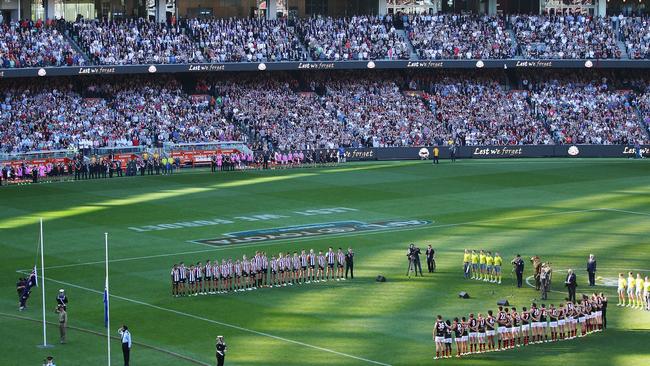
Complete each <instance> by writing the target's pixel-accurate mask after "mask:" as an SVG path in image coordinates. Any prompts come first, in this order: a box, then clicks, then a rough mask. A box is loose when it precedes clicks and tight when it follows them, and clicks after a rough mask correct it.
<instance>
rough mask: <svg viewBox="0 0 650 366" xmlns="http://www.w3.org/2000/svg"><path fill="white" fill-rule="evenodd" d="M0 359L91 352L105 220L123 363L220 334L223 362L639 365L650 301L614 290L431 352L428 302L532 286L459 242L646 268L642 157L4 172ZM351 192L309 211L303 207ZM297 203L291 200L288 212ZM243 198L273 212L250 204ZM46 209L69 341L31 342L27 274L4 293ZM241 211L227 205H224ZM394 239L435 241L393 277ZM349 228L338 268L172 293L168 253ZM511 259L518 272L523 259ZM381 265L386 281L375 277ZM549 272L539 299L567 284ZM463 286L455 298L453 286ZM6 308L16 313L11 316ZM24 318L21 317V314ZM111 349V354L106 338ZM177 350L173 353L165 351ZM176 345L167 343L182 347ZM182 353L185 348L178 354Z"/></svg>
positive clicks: (192, 258) (443, 305)
mask: <svg viewBox="0 0 650 366" xmlns="http://www.w3.org/2000/svg"><path fill="white" fill-rule="evenodd" d="M0 207H1V209H0V251H1V253H2V272H1V276H2V281H1V284H0V286H1V288H0V294H1V295H0V325H1V326H2V329H3V330H4V331H3V333H4V334H3V340H2V342H0V365H6V366H12V365H20V366H23V365H40V363H39V362H40V361H41V360H42V359H43V356H45V355H46V354H52V355H54V356H55V358H56V360H57V364H58V365H59V366H71V365H102V364H106V361H105V360H106V339H105V338H104V337H102V336H101V335H100V334H101V333H103V332H105V328H104V324H103V321H104V318H103V303H102V291H103V288H104V263H103V258H104V257H103V255H104V252H103V250H104V246H103V245H104V241H103V240H104V232H108V233H109V235H110V248H111V249H110V252H111V253H110V256H111V259H112V261H111V264H110V266H111V269H110V271H111V276H110V281H111V291H112V298H111V321H112V328H113V329H112V331H113V333H114V334H115V335H116V331H115V330H116V329H117V328H118V327H119V325H120V324H121V323H126V324H128V325H129V327H130V328H131V330H132V334H133V339H134V341H136V342H139V343H140V344H137V345H135V346H134V349H133V355H132V364H134V365H193V364H197V363H198V364H214V338H215V337H216V335H218V334H222V335H224V336H225V337H226V341H227V343H228V347H229V354H228V357H227V360H226V364H227V365H238V366H244V365H265V366H266V365H268V366H272V365H376V364H386V365H430V364H439V365H456V364H464V365H470V364H471V365H496V364H503V363H507V364H517V365H519V364H525V363H528V364H530V363H531V362H535V363H536V364H566V365H576V366H578V365H589V366H593V365H643V364H650V351H649V350H648V347H647V345H648V340H649V339H650V313H648V312H642V311H640V310H631V309H622V308H618V307H616V306H615V304H616V298H615V288H613V287H609V286H606V285H600V286H598V288H597V290H598V291H605V292H606V293H608V294H609V295H610V307H609V311H608V319H609V329H607V330H606V331H605V332H603V333H597V334H594V335H591V336H589V337H587V338H584V339H577V340H572V341H567V342H559V343H554V344H542V345H533V346H530V347H528V348H525V349H517V350H516V351H508V352H498V353H489V354H483V355H476V356H472V357H468V358H466V359H462V360H455V359H454V360H439V361H434V360H432V354H433V351H434V344H433V342H432V340H431V328H432V324H433V319H434V316H435V315H436V314H442V315H443V316H445V317H449V318H451V317H454V316H463V315H466V314H467V313H469V312H481V311H486V310H488V309H494V308H495V307H496V306H495V302H496V301H497V300H498V299H500V298H508V300H509V301H510V302H511V303H512V304H514V305H516V306H518V307H521V306H528V305H530V302H531V300H532V299H534V298H538V297H539V296H538V294H537V293H536V292H535V291H534V289H532V288H530V287H528V286H526V287H525V288H523V289H516V288H514V287H515V286H513V283H514V281H513V279H512V278H511V274H510V272H509V271H510V267H509V266H506V267H505V268H506V272H505V278H504V283H503V284H502V285H495V284H485V283H482V282H481V283H479V282H477V281H466V280H463V276H462V268H461V265H462V263H461V262H462V255H461V253H462V250H463V248H477V249H478V248H485V249H491V250H497V251H500V252H501V253H502V255H503V257H504V259H506V260H508V261H509V260H510V259H511V258H512V257H513V256H514V255H515V254H516V253H521V254H522V255H524V256H530V255H534V254H537V255H540V256H542V258H543V259H545V260H548V261H551V262H553V264H554V268H555V269H557V270H565V269H567V268H575V269H576V270H577V272H578V281H579V287H578V290H579V292H580V290H583V291H585V290H586V289H587V283H586V281H587V280H586V272H585V265H586V259H587V255H588V254H589V253H594V254H596V256H597V258H598V263H599V276H602V277H603V278H604V280H611V279H615V278H616V274H617V273H618V272H619V271H624V270H628V269H639V270H640V271H641V272H644V273H648V272H650V165H649V164H648V162H647V161H633V160H622V159H620V160H580V159H578V160H563V159H560V160H541V159H539V160H505V161H495V160H488V161H459V162H458V163H456V164H450V163H448V162H447V161H444V162H442V164H440V165H439V166H437V167H432V166H431V165H430V164H429V163H425V162H380V163H350V164H348V165H345V166H342V167H330V168H318V169H296V170H283V171H265V172H259V171H255V172H234V173H227V174H217V175H213V174H210V173H209V172H206V171H190V172H184V173H181V174H177V175H174V176H154V177H136V178H122V179H113V180H100V181H89V182H69V183H55V184H41V185H33V186H19V187H2V189H0ZM334 207H346V208H350V209H353V210H348V211H346V212H339V213H331V214H313V215H307V214H306V213H305V211H306V210H315V209H324V208H334ZM298 212H300V213H298ZM252 215H279V216H280V215H281V216H286V217H281V218H272V217H271V216H266V217H265V218H266V220H258V221H248V220H250V219H246V218H242V217H251V216H252ZM39 217H43V218H44V219H45V224H44V227H45V236H44V239H45V262H46V279H47V281H46V289H47V301H48V315H47V316H48V320H50V321H52V322H55V321H56V314H54V312H53V311H52V310H53V309H54V303H55V301H54V299H55V296H56V292H57V290H58V289H59V288H65V289H66V290H67V293H68V296H69V298H70V302H71V305H70V306H69V319H70V320H69V321H70V325H71V326H74V327H78V328H79V329H73V330H70V331H69V342H68V344H66V345H59V344H58V335H57V333H58V330H57V329H56V327H55V326H53V325H50V326H49V329H48V331H49V333H48V340H49V342H51V343H54V344H55V347H54V348H51V349H48V350H43V349H39V348H38V347H37V345H39V344H40V343H42V333H41V326H40V323H38V322H36V321H30V320H29V319H36V320H38V319H40V316H41V307H40V302H41V296H40V289H36V290H34V293H33V294H32V297H31V299H30V303H29V306H28V308H27V309H26V310H25V311H23V312H18V311H17V299H16V295H15V294H16V293H15V289H14V284H15V281H16V278H17V277H18V276H19V273H17V272H16V271H17V270H28V269H29V268H31V267H32V266H33V265H34V263H35V260H36V244H37V241H38V218H39ZM237 217H239V218H237ZM216 218H220V219H225V220H230V221H232V222H233V223H231V224H222V225H212V226H201V227H185V228H169V229H167V230H154V231H142V230H143V229H142V227H144V226H146V225H159V224H172V223H177V222H187V221H192V220H212V219H216ZM410 219H418V220H427V221H430V222H431V224H429V225H424V226H418V227H411V228H402V229H397V230H387V231H376V232H358V233H347V234H346V233H343V234H341V235H338V236H320V237H313V238H307V239H302V240H297V241H276V242H265V243H252V244H236V245H230V246H210V245H205V244H198V243H194V242H190V241H191V240H197V239H209V238H219V237H221V236H222V235H223V234H225V233H230V232H236V231H243V230H255V229H266V228H277V227H283V226H289V225H297V224H309V223H323V222H334V221H344V220H356V221H363V222H382V221H390V220H410ZM130 227H137V228H140V231H137V230H133V229H129V228H130ZM410 242H415V243H417V244H418V245H419V246H420V247H421V248H423V249H424V248H425V246H426V245H427V244H432V245H433V246H434V248H436V249H437V250H438V273H435V274H433V275H428V274H425V277H424V278H411V279H407V278H406V277H405V276H404V273H405V270H406V258H405V255H404V254H405V249H406V247H407V245H408V243H410ZM330 245H331V246H334V247H339V246H341V247H347V246H351V247H353V248H354V249H355V251H356V263H355V265H356V274H357V276H356V278H355V280H354V281H345V282H327V283H318V284H310V285H305V286H293V287H287V288H280V289H271V290H269V289H262V290H257V291H251V292H247V293H237V294H228V295H213V296H199V297H192V298H172V297H171V296H170V295H169V291H170V285H169V269H170V266H171V265H172V264H173V263H175V262H178V261H185V263H188V262H196V261H199V260H200V261H205V260H206V259H208V258H210V259H215V258H223V257H235V256H237V257H240V256H241V255H242V254H252V253H253V252H254V251H255V250H265V251H267V252H268V253H277V252H278V251H284V252H286V251H289V250H291V251H293V250H295V249H301V248H306V249H309V248H314V249H324V248H326V247H327V246H330ZM530 273H531V270H530V265H529V263H527V268H526V274H527V275H530ZM377 274H383V275H385V276H386V277H387V278H388V281H387V282H386V283H377V282H375V276H376V275H377ZM562 275H563V273H561V272H557V274H556V277H555V282H554V290H556V291H560V292H553V293H552V294H551V298H550V300H549V301H548V302H549V303H551V302H556V303H557V302H560V301H562V299H563V298H564V296H565V294H564V292H563V287H562V279H563V276H562ZM461 290H465V291H467V292H469V294H470V295H471V298H470V299H468V300H463V299H459V298H458V296H457V294H458V292H459V291H461ZM16 316H19V317H22V318H17V317H16ZM27 318H28V319H27ZM112 345H113V352H112V357H113V364H114V365H120V364H121V351H120V350H119V348H118V347H119V343H118V341H117V340H114V341H113V343H112ZM175 354H176V355H175ZM180 356H182V357H183V358H181V357H180ZM192 360H194V361H192Z"/></svg>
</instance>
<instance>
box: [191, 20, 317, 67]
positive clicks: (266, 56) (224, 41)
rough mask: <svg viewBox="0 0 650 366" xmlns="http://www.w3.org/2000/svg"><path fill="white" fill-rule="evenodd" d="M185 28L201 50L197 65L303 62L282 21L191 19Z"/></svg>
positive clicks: (293, 36) (294, 38) (299, 48)
mask: <svg viewBox="0 0 650 366" xmlns="http://www.w3.org/2000/svg"><path fill="white" fill-rule="evenodd" d="M187 25H188V29H189V33H190V35H191V36H192V37H193V39H194V41H195V42H197V43H198V46H199V48H200V49H201V50H203V52H202V53H201V55H200V57H201V58H200V59H198V57H197V60H196V61H199V62H244V61H249V62H251V61H252V62H268V61H304V60H307V54H306V52H305V51H304V50H303V48H302V45H301V43H300V40H299V39H298V37H297V35H296V33H295V32H294V31H293V27H292V26H289V24H288V22H287V20H286V19H277V20H266V19H261V18H255V19H235V18H229V19H191V20H189V21H188V24H187Z"/></svg>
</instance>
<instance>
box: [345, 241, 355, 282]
mask: <svg viewBox="0 0 650 366" xmlns="http://www.w3.org/2000/svg"><path fill="white" fill-rule="evenodd" d="M348 271H350V278H351V279H354V252H353V251H352V248H348V252H347V253H345V278H348Z"/></svg>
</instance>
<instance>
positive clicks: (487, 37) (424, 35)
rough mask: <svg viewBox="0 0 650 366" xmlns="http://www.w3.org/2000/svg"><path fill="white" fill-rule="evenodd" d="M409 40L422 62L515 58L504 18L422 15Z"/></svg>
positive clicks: (413, 24) (412, 22) (414, 21)
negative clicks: (429, 60)
mask: <svg viewBox="0 0 650 366" xmlns="http://www.w3.org/2000/svg"><path fill="white" fill-rule="evenodd" d="M409 39H410V40H411V43H412V44H413V47H414V48H415V49H416V50H417V53H418V56H419V57H420V58H421V59H431V60H439V59H505V58H512V57H514V56H515V49H514V45H513V42H512V37H511V36H510V33H509V32H508V30H506V24H505V22H504V21H503V19H502V18H498V17H490V16H486V15H457V14H453V15H420V16H415V17H413V18H412V19H411V20H410V26H409Z"/></svg>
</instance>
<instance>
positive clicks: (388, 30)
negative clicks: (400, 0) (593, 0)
mask: <svg viewBox="0 0 650 366" xmlns="http://www.w3.org/2000/svg"><path fill="white" fill-rule="evenodd" d="M402 27H403V29H404V31H402V30H400V29H402ZM399 28H400V29H397V25H396V24H394V23H393V20H392V18H391V17H378V16H366V15H358V16H352V17H346V18H332V17H320V16H319V17H310V18H305V19H291V20H288V19H285V18H282V19H277V20H267V19H250V18H241V19H239V18H229V19H183V20H180V21H178V22H176V21H175V20H174V22H173V24H172V23H156V22H154V21H150V20H145V19H127V20H110V21H108V20H84V19H81V20H78V21H76V22H64V21H48V22H45V23H43V22H41V21H37V22H26V21H25V22H22V23H10V24H7V25H3V26H2V27H1V28H0V30H1V33H0V62H1V65H2V67H3V68H19V67H41V66H72V65H84V64H86V63H89V64H93V65H132V64H152V63H154V64H155V63H160V64H181V63H227V62H274V61H312V60H313V61H346V60H382V59H393V60H408V59H422V60H467V59H470V60H476V59H482V60H490V59H512V58H514V59H563V60H573V59H622V58H630V59H648V58H649V57H650V20H648V18H642V17H612V18H600V17H586V16H580V15H565V16H560V15H558V16H543V15H509V16H505V17H491V16H486V15H472V14H462V15H461V14H444V15H418V16H410V17H405V19H403V20H401V21H400V24H399ZM77 50H81V51H82V53H79V52H78V51H77ZM87 60H88V61H87Z"/></svg>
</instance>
